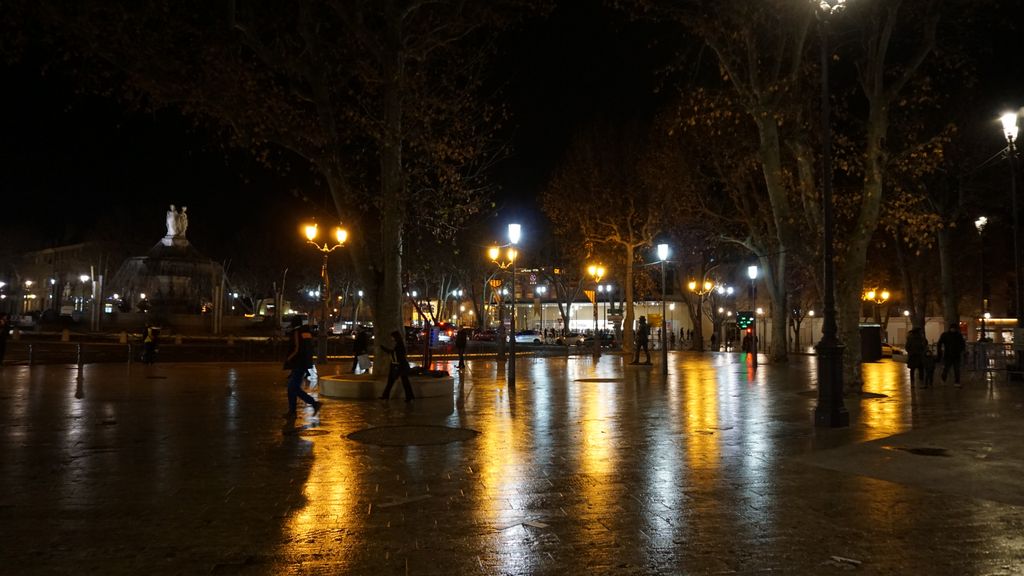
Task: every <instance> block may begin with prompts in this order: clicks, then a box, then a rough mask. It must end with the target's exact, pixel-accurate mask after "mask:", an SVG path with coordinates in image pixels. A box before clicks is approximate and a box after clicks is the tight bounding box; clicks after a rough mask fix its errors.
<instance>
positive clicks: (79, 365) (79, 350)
mask: <svg viewBox="0 0 1024 576" xmlns="http://www.w3.org/2000/svg"><path fill="white" fill-rule="evenodd" d="M77 347H78V362H77V364H78V370H79V371H81V370H82V344H81V343H79V344H77Z"/></svg>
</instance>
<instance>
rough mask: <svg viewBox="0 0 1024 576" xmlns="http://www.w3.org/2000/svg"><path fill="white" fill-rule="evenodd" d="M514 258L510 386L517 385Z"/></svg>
mask: <svg viewBox="0 0 1024 576" xmlns="http://www.w3.org/2000/svg"><path fill="white" fill-rule="evenodd" d="M518 256H519V254H518V253H517V254H516V255H515V256H514V257H513V258H512V323H511V328H512V336H511V338H509V344H510V346H509V349H508V387H509V388H515V387H516V258H517V257H518Z"/></svg>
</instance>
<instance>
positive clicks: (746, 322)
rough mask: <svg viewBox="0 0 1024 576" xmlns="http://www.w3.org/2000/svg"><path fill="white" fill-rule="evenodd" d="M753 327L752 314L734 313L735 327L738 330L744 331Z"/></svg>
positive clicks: (746, 312) (748, 312) (747, 312)
mask: <svg viewBox="0 0 1024 576" xmlns="http://www.w3.org/2000/svg"><path fill="white" fill-rule="evenodd" d="M753 325H754V313H753V312H750V311H744V312H737V313H736V326H738V327H739V328H740V330H746V329H747V328H750V327H751V326H753Z"/></svg>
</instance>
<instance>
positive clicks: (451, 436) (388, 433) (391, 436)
mask: <svg viewBox="0 0 1024 576" xmlns="http://www.w3.org/2000/svg"><path fill="white" fill-rule="evenodd" d="M479 434H480V433H479V432H477V431H476V430H470V429H469V428H449V427H448V426H426V425H415V424H410V425H404V426H378V427H376V428H367V429H366V430H359V431H356V432H353V433H351V434H349V435H348V438H349V439H350V440H355V441H356V442H362V443H363V444H374V445H376V446H429V445H432V444H448V443H450V442H461V441H463V440H470V439H472V438H476V436H477V435H479Z"/></svg>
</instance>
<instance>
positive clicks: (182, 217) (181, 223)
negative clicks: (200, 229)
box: [177, 206, 188, 238]
mask: <svg viewBox="0 0 1024 576" xmlns="http://www.w3.org/2000/svg"><path fill="white" fill-rule="evenodd" d="M187 210H188V206H182V207H181V212H179V213H178V218H177V220H178V221H177V225H178V236H181V237H182V238H184V237H185V230H188V214H187V213H186V211H187Z"/></svg>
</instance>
